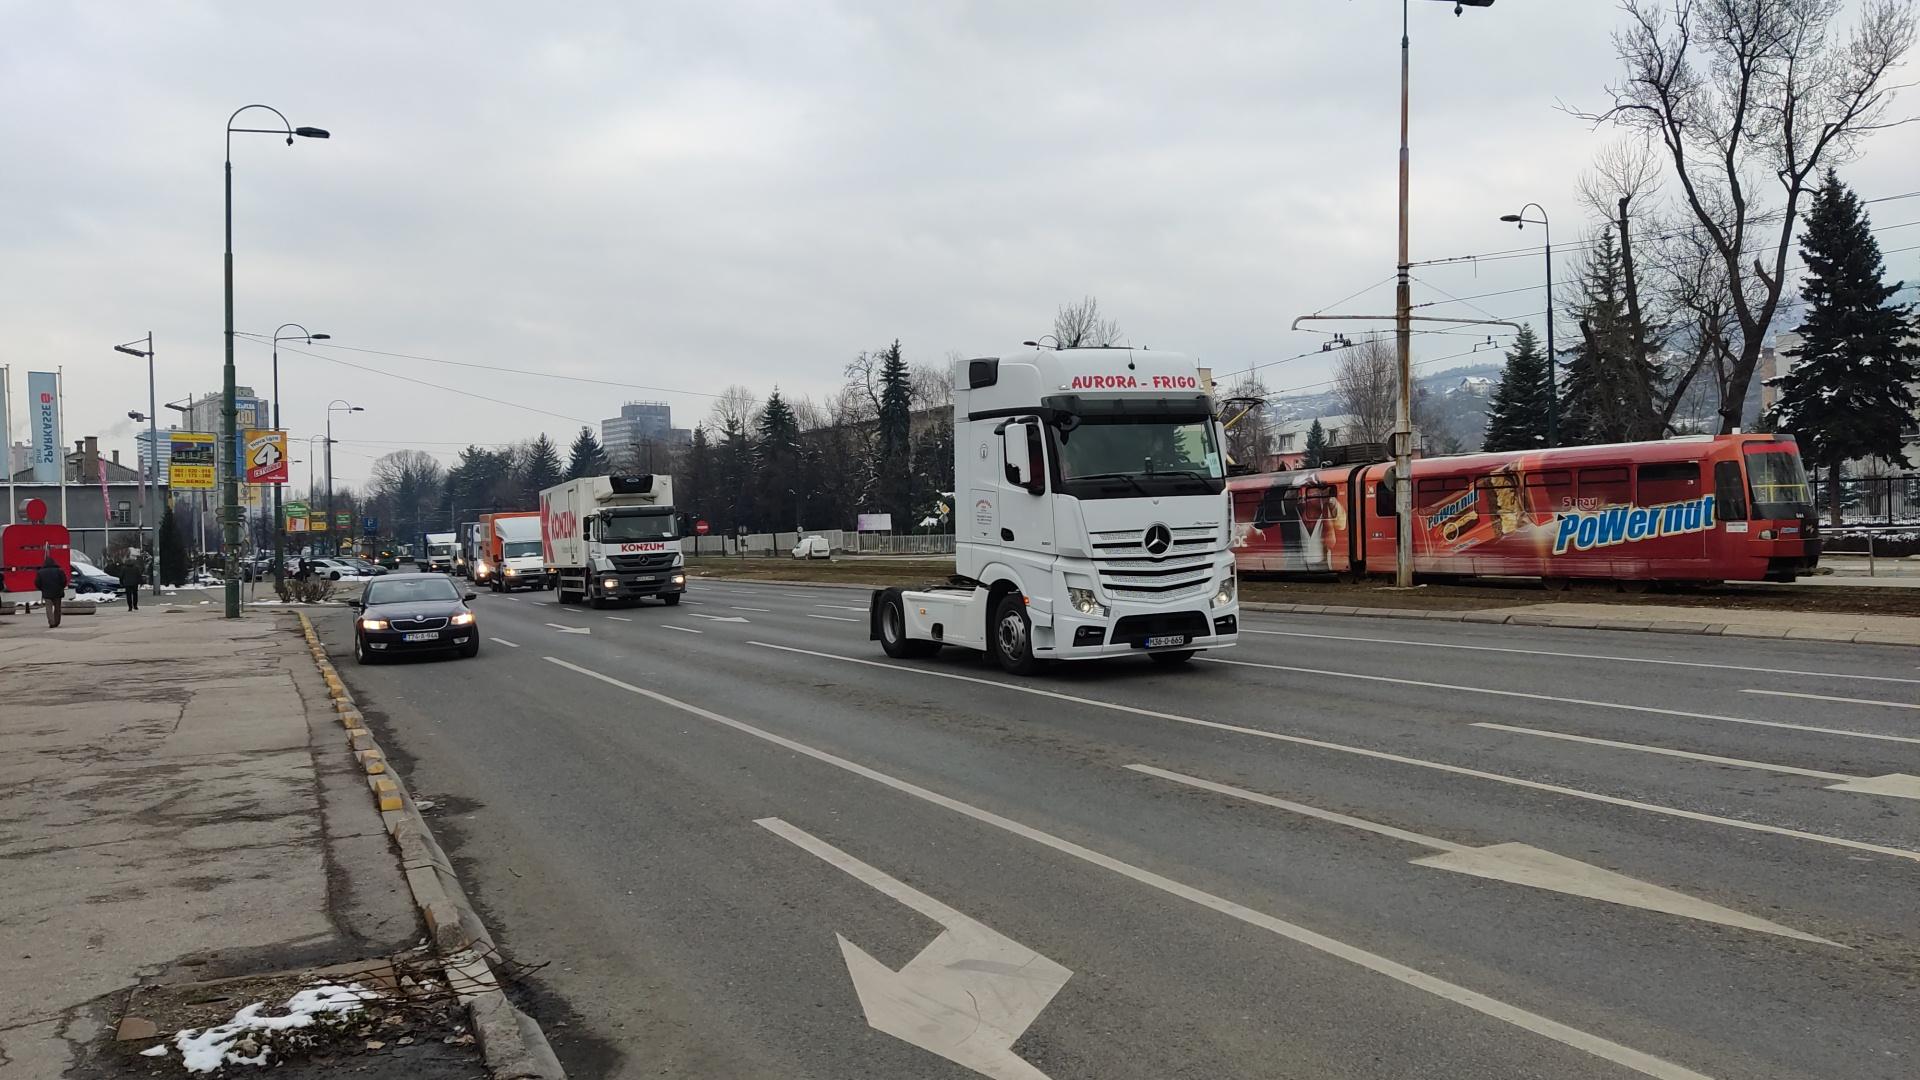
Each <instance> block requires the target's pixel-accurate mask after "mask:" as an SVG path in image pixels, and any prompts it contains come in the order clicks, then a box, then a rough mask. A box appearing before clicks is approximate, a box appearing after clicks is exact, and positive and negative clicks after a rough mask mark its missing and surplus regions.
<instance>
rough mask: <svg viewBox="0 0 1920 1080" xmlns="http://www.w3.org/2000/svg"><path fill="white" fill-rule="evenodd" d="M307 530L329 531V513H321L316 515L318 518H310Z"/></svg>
mask: <svg viewBox="0 0 1920 1080" xmlns="http://www.w3.org/2000/svg"><path fill="white" fill-rule="evenodd" d="M307 531H308V532H326V531H327V515H325V514H321V515H320V516H319V517H316V518H308V519H307Z"/></svg>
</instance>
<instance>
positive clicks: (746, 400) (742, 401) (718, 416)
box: [711, 383, 760, 431]
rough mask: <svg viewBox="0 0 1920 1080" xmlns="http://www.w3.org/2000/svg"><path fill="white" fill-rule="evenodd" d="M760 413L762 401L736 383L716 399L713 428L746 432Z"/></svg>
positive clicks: (712, 414)
mask: <svg viewBox="0 0 1920 1080" xmlns="http://www.w3.org/2000/svg"><path fill="white" fill-rule="evenodd" d="M759 411H760V399H759V398H758V397H756V396H755V395H754V392H753V391H751V390H749V389H747V388H746V387H744V386H741V385H740V384H738V383H735V384H734V385H732V386H729V387H727V388H726V389H725V390H723V391H721V392H720V396H719V397H717V398H715V399H714V402H713V411H712V413H711V416H712V420H713V426H714V427H716V428H719V429H721V430H722V431H727V430H732V431H746V430H747V429H748V428H750V427H752V426H753V418H754V416H755V415H756V414H757V413H758V412H759Z"/></svg>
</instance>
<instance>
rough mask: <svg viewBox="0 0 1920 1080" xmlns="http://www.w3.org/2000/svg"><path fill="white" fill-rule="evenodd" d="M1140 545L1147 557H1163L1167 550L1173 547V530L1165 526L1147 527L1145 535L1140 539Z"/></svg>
mask: <svg viewBox="0 0 1920 1080" xmlns="http://www.w3.org/2000/svg"><path fill="white" fill-rule="evenodd" d="M1140 543H1141V546H1143V547H1145V548H1146V549H1147V554H1149V555H1152V556H1155V557H1156V558H1157V557H1159V556H1161V555H1165V554H1166V553H1167V549H1168V548H1170V547H1172V546H1173V530H1171V529H1169V528H1167V527H1166V526H1165V525H1149V526H1147V531H1146V533H1145V535H1143V536H1141V537H1140Z"/></svg>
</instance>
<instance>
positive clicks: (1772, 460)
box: [1747, 450, 1813, 519]
mask: <svg viewBox="0 0 1920 1080" xmlns="http://www.w3.org/2000/svg"><path fill="white" fill-rule="evenodd" d="M1747 486H1748V487H1750V488H1752V490H1753V516H1754V518H1755V519H1770V518H1797V517H1800V516H1801V515H1803V514H1811V513H1813V497H1812V494H1811V493H1810V492H1809V491H1808V490H1807V474H1806V470H1804V469H1802V468H1801V467H1800V455H1799V454H1797V453H1795V452H1793V451H1791V450H1784V451H1783V450H1763V451H1755V450H1749V451H1748V452H1747Z"/></svg>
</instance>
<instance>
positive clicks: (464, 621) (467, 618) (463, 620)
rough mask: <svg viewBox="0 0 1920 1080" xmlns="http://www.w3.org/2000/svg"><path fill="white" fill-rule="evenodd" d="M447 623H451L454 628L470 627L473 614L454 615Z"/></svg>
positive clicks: (467, 612) (465, 612)
mask: <svg viewBox="0 0 1920 1080" xmlns="http://www.w3.org/2000/svg"><path fill="white" fill-rule="evenodd" d="M447 621H448V622H450V623H452V624H453V625H455V626H472V625H473V612H471V611H463V612H461V613H460V614H458V615H455V616H454V617H453V618H451V619H448V620H447Z"/></svg>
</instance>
